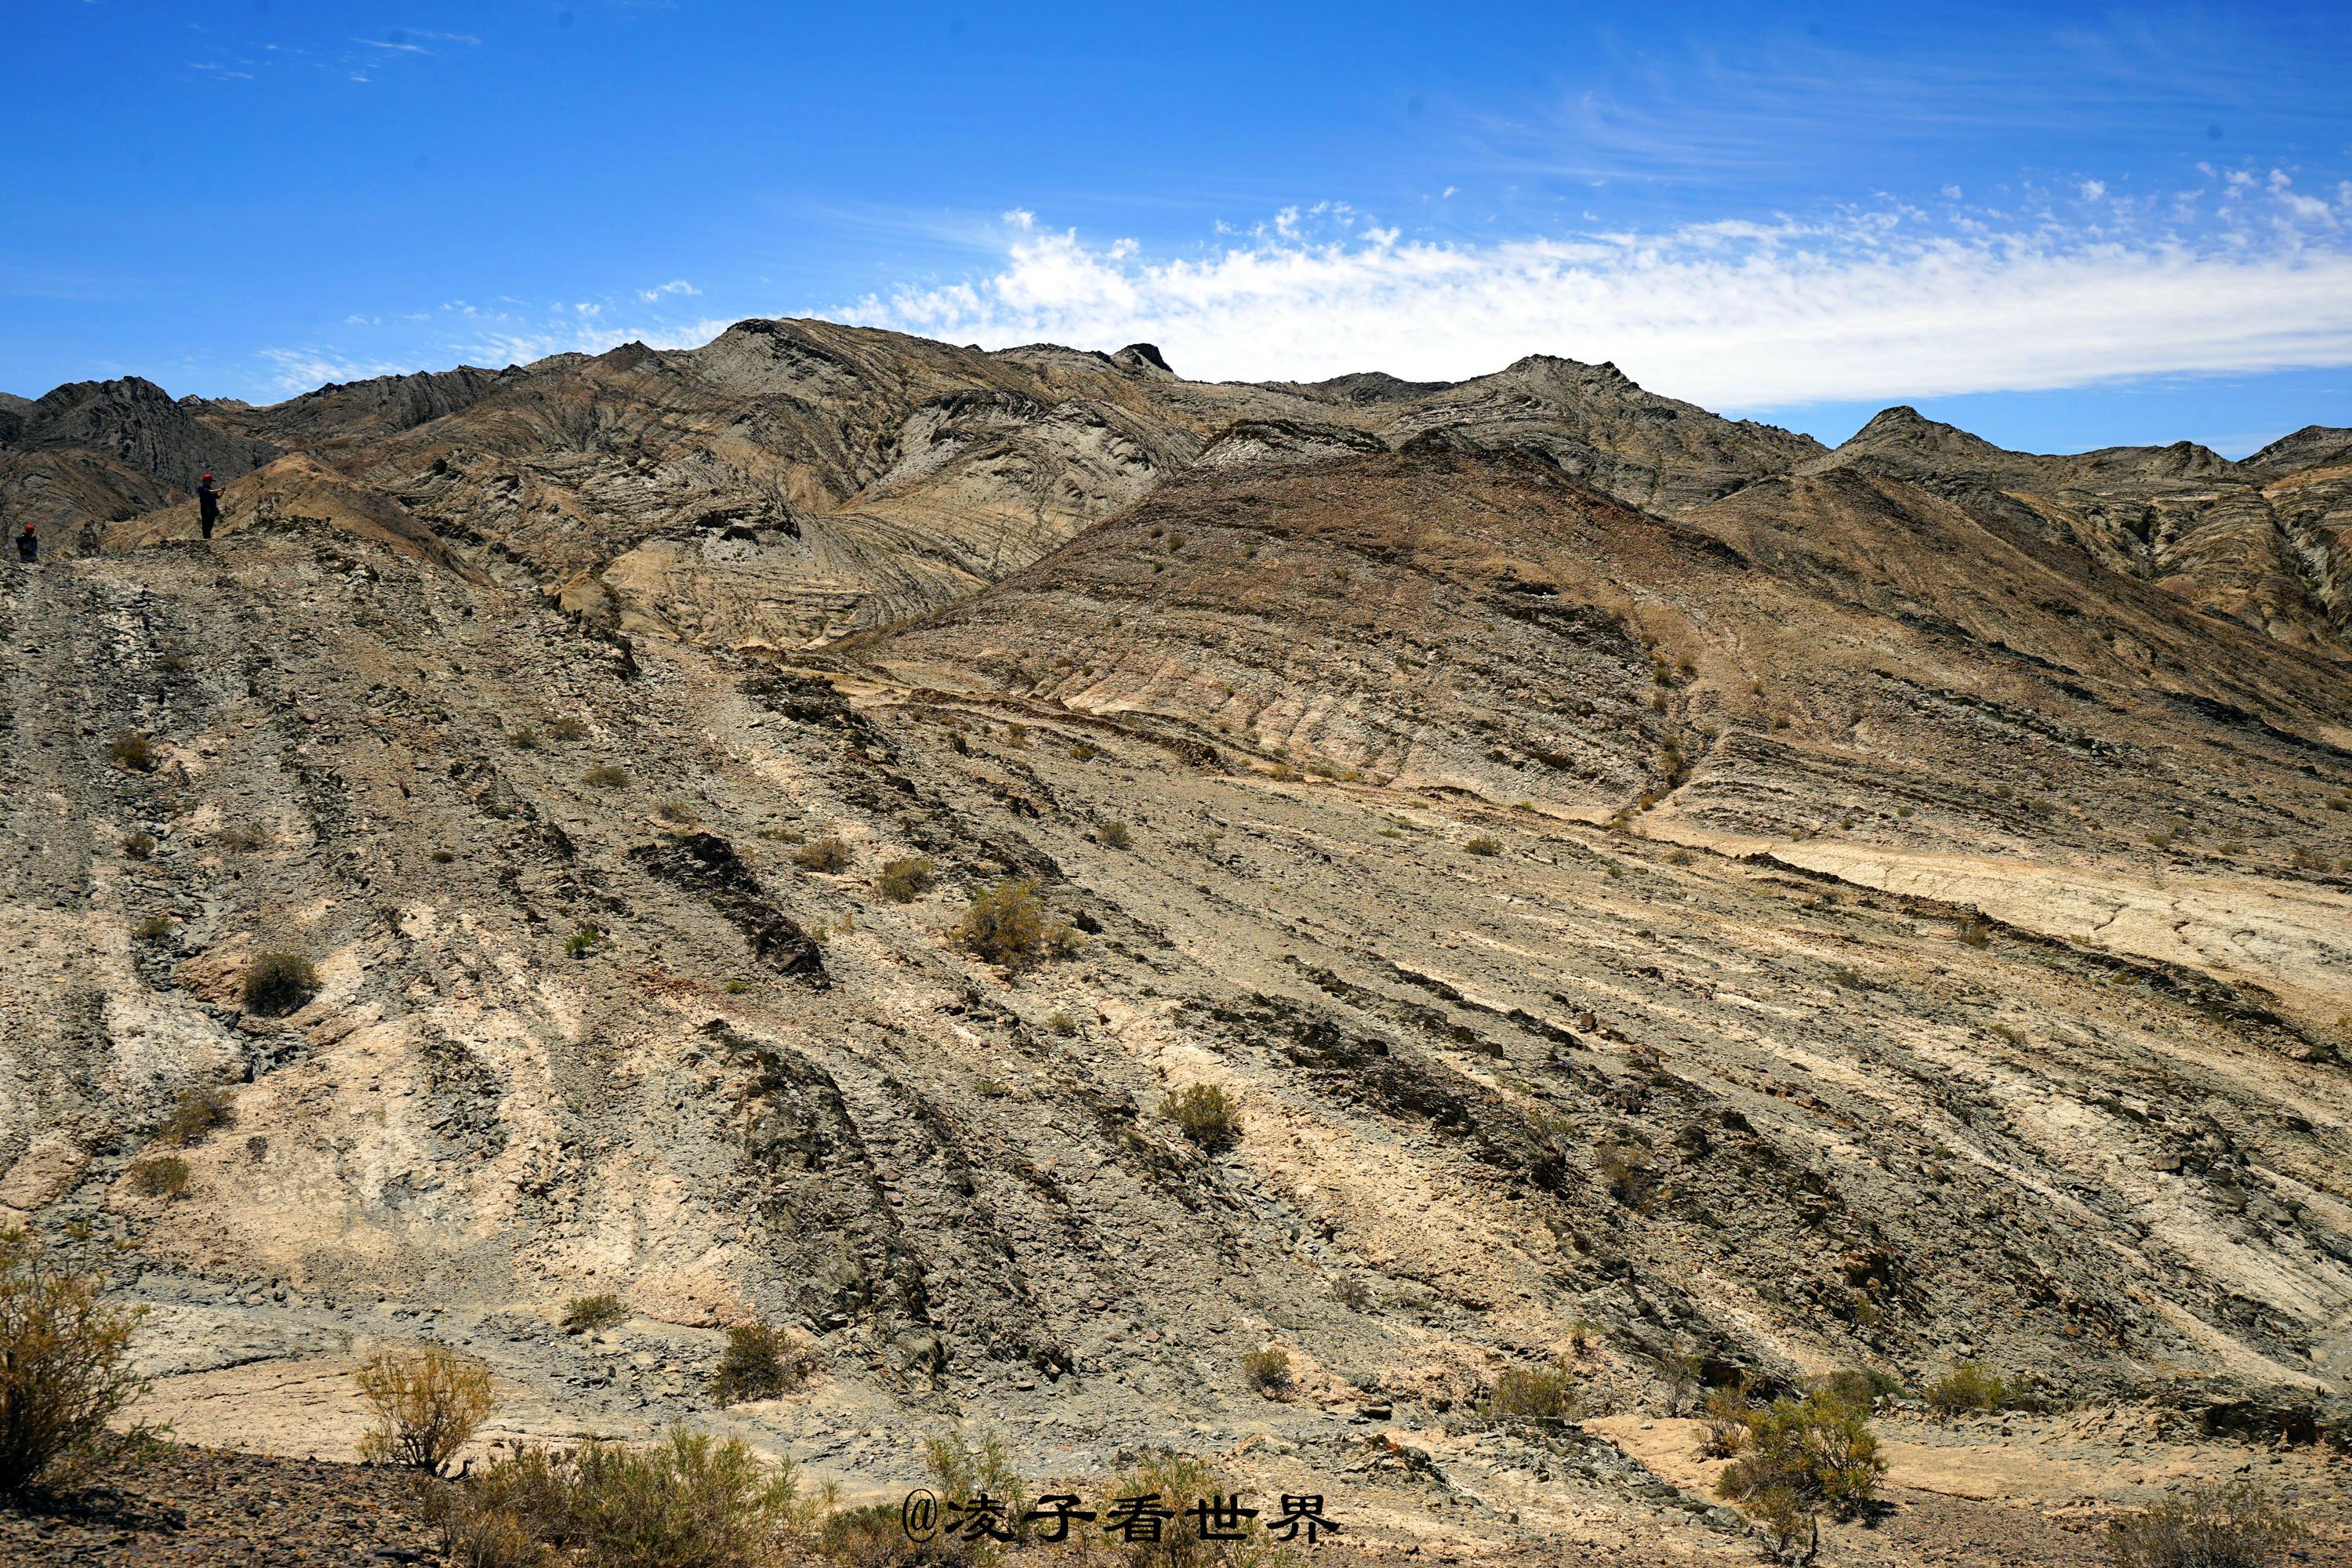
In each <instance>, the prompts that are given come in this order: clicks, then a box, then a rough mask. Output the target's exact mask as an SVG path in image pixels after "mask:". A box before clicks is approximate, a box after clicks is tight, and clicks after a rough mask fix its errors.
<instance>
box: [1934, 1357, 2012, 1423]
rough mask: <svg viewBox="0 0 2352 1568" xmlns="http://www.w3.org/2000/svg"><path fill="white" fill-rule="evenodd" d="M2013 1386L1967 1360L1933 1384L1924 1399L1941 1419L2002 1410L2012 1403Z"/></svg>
mask: <svg viewBox="0 0 2352 1568" xmlns="http://www.w3.org/2000/svg"><path fill="white" fill-rule="evenodd" d="M2010 1393H2011V1391H2010V1388H2009V1385H2008V1384H2005V1383H2003V1382H2002V1381H2001V1380H2000V1378H1999V1377H1997V1376H1995V1375H1994V1374H1993V1373H1989V1372H1987V1371H1985V1369H1984V1368H1982V1367H1980V1366H1979V1365H1977V1363H1974V1362H1970V1361H1964V1362H1962V1363H1959V1365H1958V1366H1956V1367H1954V1368H1952V1370H1951V1371H1949V1372H1948V1373H1945V1374H1944V1375H1943V1376H1941V1377H1939V1378H1937V1380H1936V1381H1935V1382H1933V1383H1931V1384H1928V1385H1927V1388H1926V1390H1925V1391H1924V1393H1923V1394H1922V1397H1923V1398H1924V1399H1925V1400H1926V1401H1927V1408H1928V1410H1929V1411H1930V1412H1931V1413H1932V1414H1934V1415H1936V1416H1937V1418H1938V1419H1940V1420H1945V1421H1948V1420H1950V1419H1951V1418H1952V1417H1953V1416H1955V1415H1970V1414H1973V1413H1975V1412H1977V1411H1982V1410H1999V1409H2000V1407H2001V1406H2002V1405H2007V1404H2008V1403H2009V1401H2010Z"/></svg>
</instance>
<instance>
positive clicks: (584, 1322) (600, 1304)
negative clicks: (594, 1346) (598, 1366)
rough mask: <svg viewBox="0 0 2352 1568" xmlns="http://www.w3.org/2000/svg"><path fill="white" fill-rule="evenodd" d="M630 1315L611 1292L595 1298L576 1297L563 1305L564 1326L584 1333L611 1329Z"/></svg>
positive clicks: (603, 1292)
mask: <svg viewBox="0 0 2352 1568" xmlns="http://www.w3.org/2000/svg"><path fill="white" fill-rule="evenodd" d="M628 1315H629V1310H628V1308H626V1307H625V1306H623V1305H622V1304H621V1299H620V1297H618V1296H616V1295H614V1293H613V1292H612V1291H610V1290H605V1291H602V1292H600V1293H598V1294H596V1295H593V1296H574V1297H573V1298H572V1300H569V1301H566V1302H565V1303H564V1304H563V1326H564V1327H565V1328H567V1329H572V1330H574V1331H579V1332H582V1333H587V1332H590V1331H594V1330H597V1329H609V1328H611V1327H613V1326H614V1324H615V1323H619V1322H622V1321H625V1320H626V1319H627V1317H628Z"/></svg>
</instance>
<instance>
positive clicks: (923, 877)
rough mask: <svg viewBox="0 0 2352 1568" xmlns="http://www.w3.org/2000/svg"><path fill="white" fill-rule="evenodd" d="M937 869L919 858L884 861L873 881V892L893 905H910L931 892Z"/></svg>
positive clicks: (927, 861)
mask: <svg viewBox="0 0 2352 1568" xmlns="http://www.w3.org/2000/svg"><path fill="white" fill-rule="evenodd" d="M938 872H939V868H938V867H937V866H935V865H934V864H932V862H930V861H929V860H928V859H925V858H922V857H921V856H909V857H908V858H905V859H900V860H890V861H886V862H884V864H883V867H882V869H881V871H880V872H879V873H877V875H876V877H875V879H874V890H875V891H876V892H877V893H879V894H881V895H882V896H883V897H884V898H886V899H887V900H890V901H891V902H892V903H894V904H910V903H912V902H914V901H915V900H917V899H919V898H920V897H922V896H923V895H924V894H925V893H928V892H929V891H930V890H931V886H932V884H933V883H934V882H935V881H937V880H938Z"/></svg>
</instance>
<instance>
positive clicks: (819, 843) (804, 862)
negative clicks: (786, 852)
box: [793, 838, 849, 873]
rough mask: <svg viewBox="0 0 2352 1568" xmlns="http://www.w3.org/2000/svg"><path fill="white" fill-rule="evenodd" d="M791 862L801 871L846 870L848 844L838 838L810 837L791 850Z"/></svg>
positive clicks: (847, 866) (828, 871) (847, 865)
mask: <svg viewBox="0 0 2352 1568" xmlns="http://www.w3.org/2000/svg"><path fill="white" fill-rule="evenodd" d="M793 865H795V866H798V867H799V868H801V869H802V870H803V871H824V872H827V873H832V872H839V871H846V870H848V869H849V846H848V845H846V844H844V843H843V842H842V841H841V840H840V839H838V838H812V839H811V840H809V841H808V842H807V843H806V844H803V846H801V847H800V848H798V849H797V850H794V851H793Z"/></svg>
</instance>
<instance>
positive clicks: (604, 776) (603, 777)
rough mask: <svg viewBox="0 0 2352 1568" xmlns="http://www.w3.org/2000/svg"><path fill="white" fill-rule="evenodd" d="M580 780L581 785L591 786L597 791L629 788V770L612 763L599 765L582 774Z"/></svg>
mask: <svg viewBox="0 0 2352 1568" xmlns="http://www.w3.org/2000/svg"><path fill="white" fill-rule="evenodd" d="M580 778H581V782H582V783H583V784H593V785H594V786H595V787H596V788H598V789H626V788H628V787H629V770H628V769H626V768H625V767H622V766H620V765H619V764H617V763H597V764H596V765H595V766H594V767H593V768H590V769H589V770H588V771H587V772H586V773H582V774H581V775H580Z"/></svg>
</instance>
